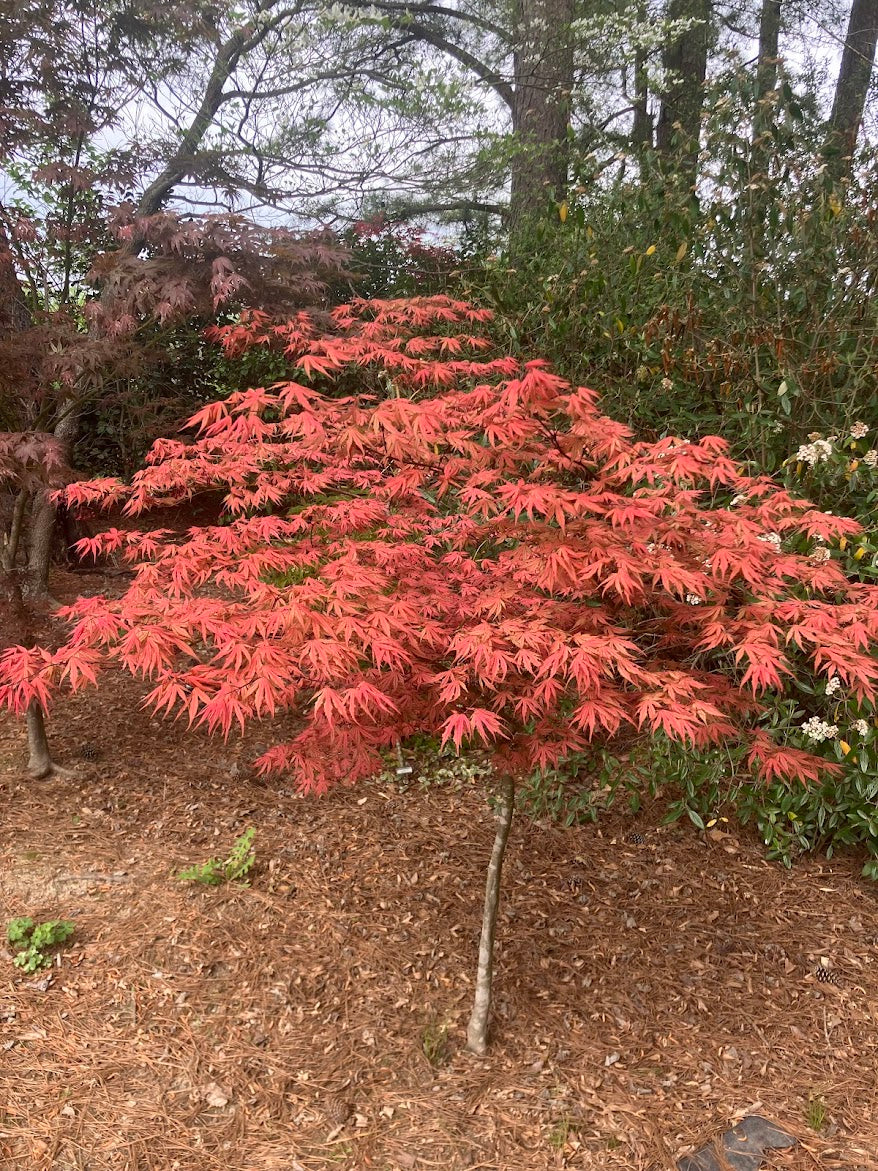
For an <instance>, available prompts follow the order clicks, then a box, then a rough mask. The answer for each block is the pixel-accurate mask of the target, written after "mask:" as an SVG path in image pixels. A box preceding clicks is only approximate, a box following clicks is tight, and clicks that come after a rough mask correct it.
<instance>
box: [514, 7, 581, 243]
mask: <svg viewBox="0 0 878 1171" xmlns="http://www.w3.org/2000/svg"><path fill="white" fill-rule="evenodd" d="M572 21H573V0H519V2H518V12H517V27H516V48H515V54H514V64H513V70H514V80H515V84H514V90H515V93H514V98H513V104H512V131H513V134H514V135H515V139H516V143H515V156H514V158H513V160H512V187H511V192H510V204H509V228H510V240H511V249H512V252H513V254H514V253H515V251H516V248H517V247H519V246H521V245H524V244H525V242H526V239H527V228H528V225H529V224H531V223H532V222H534V221H535V220H538V219H539V218H541V217H542V216H543V215H544V214H545V211H546V208H547V206H548V205H549V204H550V202H551V201H553V200H554V201H556V202H560V201H561V200H563V199H564V197H565V195H566V192H567V179H568V166H569V159H568V154H569V152H568V142H567V133H568V129H569V125H570V97H571V91H572V89H573V45H572V39H571V30H570V26H571V23H572Z"/></svg>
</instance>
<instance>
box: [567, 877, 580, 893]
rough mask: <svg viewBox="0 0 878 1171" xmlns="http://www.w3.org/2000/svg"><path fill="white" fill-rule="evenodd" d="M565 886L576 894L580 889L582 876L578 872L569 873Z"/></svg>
mask: <svg viewBox="0 0 878 1171" xmlns="http://www.w3.org/2000/svg"><path fill="white" fill-rule="evenodd" d="M567 887H568V889H569V890H572V891H573V893H574V894H578V893H579V891H581V890H582V876H581V875H579V874H571V875H570V877H569V878H568V879H567Z"/></svg>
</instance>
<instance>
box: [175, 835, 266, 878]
mask: <svg viewBox="0 0 878 1171" xmlns="http://www.w3.org/2000/svg"><path fill="white" fill-rule="evenodd" d="M255 836H256V830H255V829H253V827H252V826H251V827H250V828H249V829H246V830H244V832H243V833H242V834H241V836H240V837H239V838H236V839H235V844H234V845H233V846H232V848H231V850H229V853H228V856H227V857H225V858H208V860H207V861H206V862H201V863H199V864H198V865H197V866H189V867H187V868H186V869H185V870H181V871H180V872H179V873H178V875H177V878H178V879H179V880H180V881H181V882H200V883H201V884H202V885H203V886H221V885H222V884H223V883H224V882H240V883H242V884H243V885H244V886H248V885H249V883H248V882H247V875H248V874H249V873H250V871H251V870H252V869H253V867H254V865H255V863H256V851H255V850H254V849H253V839H254V837H255Z"/></svg>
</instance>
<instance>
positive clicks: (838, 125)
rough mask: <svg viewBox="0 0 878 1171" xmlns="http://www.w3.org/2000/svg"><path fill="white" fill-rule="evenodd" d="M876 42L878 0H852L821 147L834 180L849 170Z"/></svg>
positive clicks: (848, 172) (870, 78) (869, 79)
mask: <svg viewBox="0 0 878 1171" xmlns="http://www.w3.org/2000/svg"><path fill="white" fill-rule="evenodd" d="M876 44H878V0H853V3H852V4H851V15H850V20H849V21H848V31H847V37H846V38H845V43H844V52H843V53H842V57H841V66H840V67H839V71H838V81H837V82H836V86H835V100H834V101H833V103H832V114H831V115H830V118H829V134H828V135H827V139H826V144H825V146H824V148H823V153H824V156H825V157H826V159H827V164H828V167H829V170H830V173H831V174H832V177H833V178H834V179H836V180H840V179H844V178H846V177H848V176H849V175H850V173H851V167H852V165H853V154H854V150H855V148H856V145H857V135H858V134H859V132H860V126H861V124H862V121H863V111H864V109H865V108H866V97H867V95H868V93H869V83H870V82H871V80H872V69H873V67H874V64H875V47H876Z"/></svg>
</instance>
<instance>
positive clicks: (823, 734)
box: [802, 716, 838, 744]
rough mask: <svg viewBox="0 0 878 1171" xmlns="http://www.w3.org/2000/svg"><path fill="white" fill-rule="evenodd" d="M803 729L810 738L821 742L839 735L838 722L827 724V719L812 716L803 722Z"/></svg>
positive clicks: (818, 742)
mask: <svg viewBox="0 0 878 1171" xmlns="http://www.w3.org/2000/svg"><path fill="white" fill-rule="evenodd" d="M802 731H803V732H804V733H805V735H806V736H807V737H808V739H809V740H813V741H814V742H815V743H817V744H821V743H822V742H823V741H824V740H833V739H834V738H835V737H836V736H837V735H838V724H827V723H826V721H825V720H821V719H818V717H817V716H812V717H811V719H810V720H806V721H805V723H804V724H802Z"/></svg>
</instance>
